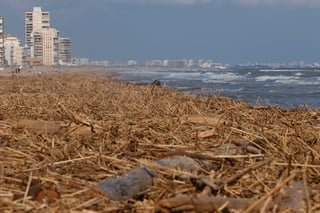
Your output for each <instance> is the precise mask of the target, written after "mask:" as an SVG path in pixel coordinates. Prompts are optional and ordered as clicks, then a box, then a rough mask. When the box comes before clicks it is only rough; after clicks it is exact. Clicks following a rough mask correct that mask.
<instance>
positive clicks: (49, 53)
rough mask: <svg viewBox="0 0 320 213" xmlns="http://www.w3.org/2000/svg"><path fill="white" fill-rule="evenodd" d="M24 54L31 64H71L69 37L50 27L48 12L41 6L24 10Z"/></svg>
mask: <svg viewBox="0 0 320 213" xmlns="http://www.w3.org/2000/svg"><path fill="white" fill-rule="evenodd" d="M25 40H26V41H25V42H26V43H25V56H26V60H27V61H28V62H29V64H31V65H38V64H39V65H40V64H42V65H49V66H52V65H58V64H61V65H65V64H71V62H72V56H71V39H70V38H60V32H59V31H58V30H57V29H54V28H51V27H50V13H49V12H43V11H42V9H41V7H34V8H33V11H32V12H25Z"/></svg>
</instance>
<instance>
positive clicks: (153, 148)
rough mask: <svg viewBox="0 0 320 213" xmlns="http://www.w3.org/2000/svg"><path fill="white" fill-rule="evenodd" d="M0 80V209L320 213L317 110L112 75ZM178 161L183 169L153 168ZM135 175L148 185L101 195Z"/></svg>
mask: <svg viewBox="0 0 320 213" xmlns="http://www.w3.org/2000/svg"><path fill="white" fill-rule="evenodd" d="M2 72H3V73H2V74H1V75H0V99H1V104H0V158H1V160H0V211H1V212H26V211H30V212H206V211H207V212H214V211H222V210H223V211H228V210H229V211H230V212H236V211H238V212H248V211H251V212H261V211H262V212H272V211H273V212H283V211H287V212H291V211H293V210H296V212H307V211H309V212H317V211H320V205H319V203H320V178H319V177H320V142H319V137H320V110H319V109H314V108H295V109H283V108H280V107H276V106H251V105H248V104H246V103H244V102H239V101H233V100H231V99H230V98H226V97H222V96H187V95H184V94H182V93H180V92H178V91H175V90H173V89H168V88H163V87H161V86H155V85H133V84H129V83H127V82H123V81H119V80H113V79H112V76H113V75H114V74H115V72H112V70H109V71H102V70H90V71H89V70H86V71H84V70H75V69H74V70H47V69H42V70H40V69H38V70H37V69H35V70H32V71H30V72H29V71H27V70H22V71H21V74H12V73H11V71H10V70H8V69H6V70H5V71H2ZM150 83H151V82H150ZM177 156H178V157H179V159H185V160H182V161H185V162H182V163H184V165H185V166H186V167H184V166H182V165H180V163H172V164H170V165H169V166H167V165H164V164H162V162H163V161H161V160H163V159H166V160H168V161H170V162H171V161H173V160H176V157H177ZM180 157H181V158H180ZM187 160H188V162H189V161H190V162H192V163H190V164H192V165H193V166H192V167H191V166H190V165H189V163H188V162H187ZM159 161H160V163H159ZM194 165H196V166H194ZM137 168H138V169H142V170H143V171H142V173H143V174H142V175H145V178H146V180H148V181H149V180H150V182H148V181H138V180H134V181H132V180H130V181H132V182H130V183H132V184H130V185H129V186H126V189H123V188H121V187H120V186H119V187H118V186H115V187H118V188H116V189H115V191H116V192H115V193H119V194H121V195H117V196H114V197H113V195H112V194H111V192H109V191H108V190H110V191H112V190H113V189H110V188H108V190H105V189H104V188H103V187H101V186H102V185H103V184H107V183H108V181H110V180H112V181H116V180H118V181H119V182H121V181H122V179H117V178H119V177H122V176H121V175H127V176H130V175H131V174H132V173H127V172H130V171H133V170H135V169H137ZM135 171H137V170H135ZM139 171H140V170H139ZM135 175H137V177H136V179H139V175H140V174H135ZM129 179H130V177H129ZM126 180H127V181H129V180H128V179H126ZM112 183H116V182H112ZM121 184H125V183H121ZM111 186H112V184H111ZM108 187H109V186H108ZM117 190H118V191H117ZM122 190H126V191H122Z"/></svg>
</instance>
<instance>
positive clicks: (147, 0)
mask: <svg viewBox="0 0 320 213" xmlns="http://www.w3.org/2000/svg"><path fill="white" fill-rule="evenodd" d="M63 3H66V4H74V5H75V7H81V6H85V5H89V6H93V5H99V6H107V5H109V4H110V3H112V4H127V3H128V4H176V5H179V4H180V5H193V4H205V3H211V4H224V3H231V4H236V5H244V6H266V5H269V6H277V5H286V6H306V7H320V0H90V1H89V0H47V1H40V0H29V1H21V0H1V3H0V5H6V6H8V7H11V8H15V9H18V10H23V9H28V8H30V7H33V6H36V5H44V6H45V5H60V4H63Z"/></svg>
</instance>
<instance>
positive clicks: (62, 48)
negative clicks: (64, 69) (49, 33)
mask: <svg viewBox="0 0 320 213" xmlns="http://www.w3.org/2000/svg"><path fill="white" fill-rule="evenodd" d="M71 59H72V54H71V39H70V38H59V64H60V65H69V64H71Z"/></svg>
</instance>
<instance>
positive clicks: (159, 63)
mask: <svg viewBox="0 0 320 213" xmlns="http://www.w3.org/2000/svg"><path fill="white" fill-rule="evenodd" d="M145 66H147V67H161V66H163V61H162V60H147V61H145Z"/></svg>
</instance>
